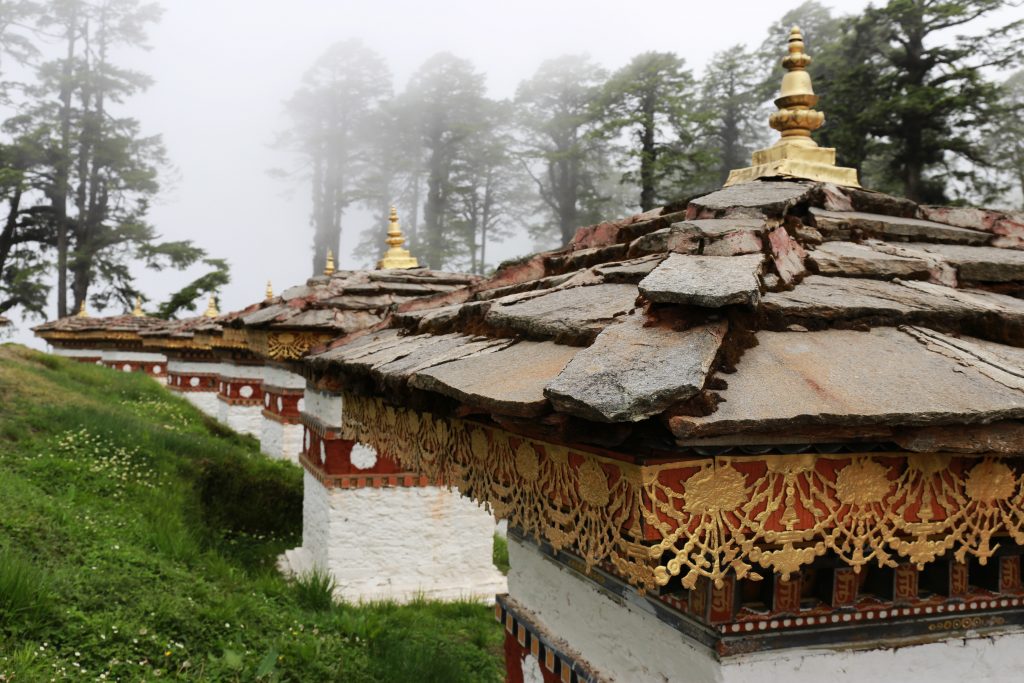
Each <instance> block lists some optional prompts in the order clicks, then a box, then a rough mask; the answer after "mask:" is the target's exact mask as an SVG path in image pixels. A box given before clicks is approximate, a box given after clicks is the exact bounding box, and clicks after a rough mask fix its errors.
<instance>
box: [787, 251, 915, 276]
mask: <svg viewBox="0 0 1024 683" xmlns="http://www.w3.org/2000/svg"><path fill="white" fill-rule="evenodd" d="M807 258H808V260H809V261H810V263H811V264H812V266H813V267H814V269H815V270H816V271H817V272H818V273H821V274H822V275H840V276H845V277H867V278H876V279H887V280H888V279H892V278H909V279H916V278H922V279H923V278H927V277H928V274H929V272H930V270H931V264H930V262H929V260H928V259H927V258H915V257H912V256H898V255H896V254H886V253H884V252H882V251H879V250H877V249H873V248H871V246H869V245H867V244H857V243H854V242H825V243H824V244H821V245H819V246H818V247H817V248H815V249H814V250H813V251H810V252H808V256H807Z"/></svg>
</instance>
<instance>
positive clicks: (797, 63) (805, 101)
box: [725, 26, 860, 187]
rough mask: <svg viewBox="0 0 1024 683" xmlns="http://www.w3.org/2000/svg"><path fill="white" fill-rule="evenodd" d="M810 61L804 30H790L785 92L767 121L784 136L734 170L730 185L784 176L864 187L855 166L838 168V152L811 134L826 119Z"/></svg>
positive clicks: (783, 91)
mask: <svg viewBox="0 0 1024 683" xmlns="http://www.w3.org/2000/svg"><path fill="white" fill-rule="evenodd" d="M810 63H811V57H810V55H808V54H807V53H805V52H804V37H803V34H802V33H800V28H799V27H798V26H794V27H793V28H792V30H790V32H789V54H787V55H786V56H785V57H783V59H782V66H784V67H785V68H786V73H785V75H784V76H783V77H782V93H781V96H780V97H779V98H778V99H776V100H775V106H777V107H778V108H779V110H778V111H777V112H774V113H773V114H772V115H771V116H770V117H769V118H768V125H770V126H771V127H772V128H774V129H775V130H777V131H779V132H780V133H781V134H782V137H781V138H779V140H778V141H777V142H776V143H775V144H774V145H772V146H771V147H768V148H766V149H759V150H757V151H756V152H754V158H753V165H752V166H749V167H747V168H740V169H735V170H733V171H731V172H730V173H729V179H728V180H726V181H725V186H726V187H728V186H729V185H736V184H738V183H747V182H750V181H752V180H757V179H758V178H775V177H779V176H782V177H788V178H804V179H807V180H819V181H822V182H828V183H836V184H837V185H848V186H851V187H860V183H858V182H857V171H856V169H853V168H842V167H839V166H836V151H835V150H834V149H832V148H830V147H818V143H817V142H815V141H814V139H813V138H811V131H814V130H817V129H818V128H821V126H822V124H823V123H825V115H824V114H823V113H821V112H820V111H817V110H815V109H812V107H814V105H816V104H817V103H818V96H817V95H815V94H814V88H813V87H812V85H811V75H810V74H809V73H807V66H808V65H809V64H810Z"/></svg>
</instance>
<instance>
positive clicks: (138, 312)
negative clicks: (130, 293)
mask: <svg viewBox="0 0 1024 683" xmlns="http://www.w3.org/2000/svg"><path fill="white" fill-rule="evenodd" d="M144 315H145V313H143V312H142V297H141V296H137V297H135V308H134V310H132V317H135V318H141V317H143V316H144Z"/></svg>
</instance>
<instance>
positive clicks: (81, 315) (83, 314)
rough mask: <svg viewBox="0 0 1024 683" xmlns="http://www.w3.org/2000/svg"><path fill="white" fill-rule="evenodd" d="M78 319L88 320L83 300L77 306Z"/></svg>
mask: <svg viewBox="0 0 1024 683" xmlns="http://www.w3.org/2000/svg"><path fill="white" fill-rule="evenodd" d="M78 317H79V318H88V317H89V314H88V313H86V312H85V299H82V303H81V304H79V306H78Z"/></svg>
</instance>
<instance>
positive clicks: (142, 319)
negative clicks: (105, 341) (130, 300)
mask: <svg viewBox="0 0 1024 683" xmlns="http://www.w3.org/2000/svg"><path fill="white" fill-rule="evenodd" d="M166 322H167V321H166V320H163V319H161V318H152V317H149V316H135V315H115V316H101V317H93V316H87V317H80V316H77V315H71V316H67V317H65V318H58V319H57V320H50V321H48V322H45V323H43V324H42V325H37V326H36V327H33V328H32V331H33V332H35V333H36V334H37V335H38V336H40V337H44V338H45V336H46V334H47V333H49V332H141V331H142V330H147V329H151V328H154V327H157V326H160V325H163V324H165V323H166Z"/></svg>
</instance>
